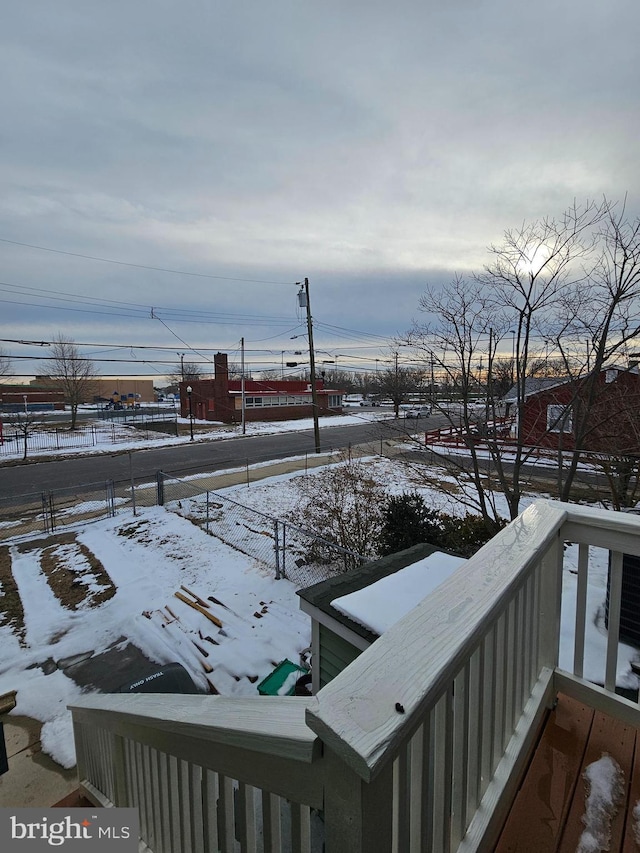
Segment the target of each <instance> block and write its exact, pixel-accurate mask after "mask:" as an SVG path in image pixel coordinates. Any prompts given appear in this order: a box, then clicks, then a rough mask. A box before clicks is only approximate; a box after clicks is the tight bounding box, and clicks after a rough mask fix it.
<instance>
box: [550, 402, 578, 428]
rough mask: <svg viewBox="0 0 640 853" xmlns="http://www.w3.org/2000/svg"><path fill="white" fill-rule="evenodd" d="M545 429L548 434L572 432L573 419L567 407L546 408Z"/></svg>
mask: <svg viewBox="0 0 640 853" xmlns="http://www.w3.org/2000/svg"><path fill="white" fill-rule="evenodd" d="M547 429H548V430H549V432H573V417H572V415H571V409H570V408H569V407H568V406H559V405H557V404H554V405H551V406H547Z"/></svg>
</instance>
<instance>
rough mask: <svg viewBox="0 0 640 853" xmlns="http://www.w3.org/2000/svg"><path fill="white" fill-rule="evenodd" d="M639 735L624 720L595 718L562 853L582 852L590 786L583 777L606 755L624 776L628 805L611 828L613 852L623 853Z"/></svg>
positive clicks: (570, 812) (625, 802) (597, 714)
mask: <svg viewBox="0 0 640 853" xmlns="http://www.w3.org/2000/svg"><path fill="white" fill-rule="evenodd" d="M635 735H636V730H635V729H633V728H632V727H631V726H627V725H625V723H622V722H620V720H614V719H613V718H612V717H609V716H608V715H607V714H602V713H599V712H597V713H596V714H595V716H594V719H593V725H592V726H591V732H590V734H589V741H588V743H587V748H586V750H585V754H584V760H583V762H582V766H581V768H580V771H579V773H578V779H577V784H576V787H575V791H574V796H573V800H572V803H571V808H570V810H569V816H568V818H567V823H566V825H565V829H564V832H563V835H562V841H561V843H560V846H559V847H558V853H575V851H576V850H577V849H578V844H579V841H580V837H581V835H582V833H583V831H584V829H585V824H584V823H583V820H582V818H583V816H584V814H585V803H586V796H587V786H586V782H585V780H584V777H583V774H584V771H585V770H586V768H587V767H588V766H589V764H591V763H592V762H594V761H597V760H598V759H599V758H601V757H602V755H603V754H604V753H608V754H609V755H610V756H611V757H612V758H613V759H614V760H615V761H617V762H618V764H619V765H620V768H621V770H622V772H623V773H624V779H625V798H624V803H623V806H622V807H621V808H620V810H619V811H618V813H617V814H616V816H615V818H614V820H613V822H612V825H611V850H619V849H620V847H621V845H622V837H623V834H624V823H625V820H624V819H625V814H626V810H627V801H628V792H629V781H630V779H631V770H632V767H633V751H634V746H635Z"/></svg>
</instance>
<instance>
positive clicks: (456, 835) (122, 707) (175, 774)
mask: <svg viewBox="0 0 640 853" xmlns="http://www.w3.org/2000/svg"><path fill="white" fill-rule="evenodd" d="M567 541H570V542H574V543H579V546H580V556H579V566H578V585H577V589H578V592H577V598H578V602H577V606H576V608H575V610H576V617H575V636H574V655H573V672H572V673H569V672H565V671H562V670H560V669H559V668H558V660H559V649H560V614H561V607H562V592H563V584H562V570H563V560H564V543H565V542H567ZM589 546H597V547H601V548H605V549H608V550H610V552H611V554H612V556H611V568H610V589H609V612H608V617H609V623H608V625H609V630H608V638H607V653H606V661H604V662H603V670H602V673H601V681H602V684H603V686H602V687H598V686H596V685H592V684H588V683H587V682H585V681H584V679H583V678H582V677H581V672H582V667H583V664H584V655H585V629H586V621H587V619H588V618H589V616H588V614H587V610H586V607H585V603H586V587H587V583H586V581H587V577H588V574H589ZM623 552H624V553H629V554H636V555H640V520H639V519H637V518H633V517H629V516H628V515H626V514H623V513H613V512H607V511H599V510H589V509H585V508H582V507H576V506H567V505H566V504H555V503H553V502H550V501H549V502H546V501H538V502H536V503H535V504H533V505H532V506H531V507H529V509H527V510H526V512H524V513H523V514H522V515H521V516H519V517H518V518H517V519H515V520H514V521H513V522H511V524H510V525H508V527H506V528H505V529H504V530H502V531H501V532H500V533H499V534H498V535H497V536H496V537H494V539H493V540H491V542H489V543H488V544H487V545H485V546H484V547H483V548H482V549H481V550H480V551H479V552H478V553H477V554H475V555H474V556H473V557H472V558H471V559H470V560H469V561H468V562H467V563H466V564H465V565H464V566H462V567H460V569H458V571H457V572H456V573H455V574H454V575H452V576H451V577H450V578H449V579H448V580H447V581H445V582H444V583H443V584H441V585H440V586H439V587H438V588H437V589H436V590H435V591H434V592H433V593H432V594H431V595H429V596H427V598H426V599H424V600H423V601H422V602H421V603H419V604H418V605H417V606H416V607H415V608H414V610H412V611H411V612H410V613H409V614H407V616H405V617H404V618H403V619H401V620H400V621H399V622H397V623H396V624H395V625H393V626H392V627H391V628H390V629H389V630H388V631H387V632H385V633H384V634H383V635H382V636H381V637H380V638H379V639H378V640H376V642H375V643H373V644H372V645H371V646H370V647H369V648H368V649H367V650H366V651H365V652H364V653H362V654H361V655H360V656H359V657H358V658H356V660H355V661H354V662H353V663H352V664H351V665H350V666H348V667H347V669H345V670H344V671H343V672H342V673H340V674H339V675H338V676H337V677H336V678H335V679H334V680H333V681H331V682H330V683H329V684H328V685H326V686H325V687H323V688H322V689H321V690H320V691H319V692H318V693H317V695H316V696H315V697H313V698H311V699H285V698H282V699H281V698H273V699H269V700H268V701H265V698H260V697H256V698H255V699H237V700H234V699H222V698H221V697H204V696H171V697H168V696H146V695H144V694H138V695H135V696H127V697H126V699H125V698H122V697H115V696H107V697H96V696H93V697H88V698H86V699H82V700H79V701H77V702H76V704H75V705H74V706H73V707H72V712H73V717H74V726H75V731H76V747H77V752H78V773H79V780H80V786H81V789H82V790H83V791H84V792H85V793H86V795H87V796H88V797H89V798H90V799H91V800H92V801H94V802H96V803H102V804H103V805H117V806H137V807H138V808H139V809H140V813H141V835H142V839H143V841H144V842H145V843H146V844H147V845H148V846H149V848H150V849H151V850H153V851H158V853H160V851H165V850H185V851H186V850H199V849H212V850H219V849H222V850H239V851H241V853H250V852H251V853H255V851H257V850H264V851H267V850H269V851H276V852H277V853H281V852H282V851H285V850H292V851H300V852H301V851H306V852H307V853H308V851H310V850H314V849H322V847H321V845H322V844H324V845H325V848H324V849H326V851H327V853H343V851H344V853H347V851H349V853H369V851H371V850H381V851H382V850H384V851H387V850H388V851H402V853H469V851H479V850H490V849H494V846H495V840H496V836H497V833H498V832H499V829H500V827H501V825H502V823H503V820H504V816H505V814H506V811H507V810H508V808H509V805H510V803H511V800H512V798H513V796H514V793H515V791H516V789H517V785H518V783H519V779H520V777H521V773H522V771H523V769H524V767H525V765H526V761H527V760H528V756H529V753H530V748H531V745H532V743H533V742H534V740H535V738H536V736H537V732H538V731H539V728H540V724H541V722H542V720H543V719H544V715H545V713H546V709H547V708H548V707H549V706H550V704H551V703H552V701H553V698H554V696H555V695H556V693H557V692H558V690H562V691H563V692H564V693H567V694H569V695H573V696H574V697H575V698H579V699H580V700H581V701H583V702H589V703H590V704H591V705H592V707H596V708H599V709H600V710H605V711H607V712H608V713H612V714H614V715H616V716H618V717H619V718H620V719H623V720H625V721H626V722H632V723H633V724H635V725H638V724H639V723H640V710H639V709H638V706H637V704H636V703H633V702H631V701H629V700H626V699H624V698H621V697H619V696H616V695H615V693H614V690H615V671H616V662H617V655H618V647H619V614H620V601H621V589H622V565H623V561H622V553H623ZM426 636H428V637H430V638H431V641H430V642H425V637H426ZM305 723H306V725H305ZM280 797H284V798H285V799H287V800H288V801H290V802H293V803H294V804H295V806H294V808H293V811H288V812H287V816H286V818H285V817H283V815H284V810H283V809H282V808H281V803H280V800H279V799H278V798H280ZM314 809H321V820H320V821H319V822H318V823H316V824H314V822H313V820H312V817H313V815H314V811H313V810H314ZM172 833H173V834H172ZM167 839H168V840H167ZM172 845H173V846H172ZM314 845H315V846H314Z"/></svg>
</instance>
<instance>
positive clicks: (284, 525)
mask: <svg viewBox="0 0 640 853" xmlns="http://www.w3.org/2000/svg"><path fill="white" fill-rule="evenodd" d="M286 562H287V522H286V521H283V522H282V564H281V566H280V576H281V577H283V578H286V576H287V569H286Z"/></svg>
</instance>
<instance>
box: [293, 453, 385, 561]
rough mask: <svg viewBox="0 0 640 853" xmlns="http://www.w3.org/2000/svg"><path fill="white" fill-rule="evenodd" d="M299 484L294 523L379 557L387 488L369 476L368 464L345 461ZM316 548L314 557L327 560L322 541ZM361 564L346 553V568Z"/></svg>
mask: <svg viewBox="0 0 640 853" xmlns="http://www.w3.org/2000/svg"><path fill="white" fill-rule="evenodd" d="M296 485H297V488H298V492H299V495H300V504H299V507H298V509H297V511H296V512H295V514H289V518H290V520H291V521H292V522H294V523H296V524H301V525H302V526H304V527H307V528H309V529H310V530H312V531H314V532H315V533H317V534H318V536H321V537H322V538H323V539H326V540H328V541H329V542H332V543H334V544H335V545H338V546H339V547H340V548H344V549H346V550H347V551H352V552H355V554H356V555H363V556H364V557H366V558H368V559H375V558H376V557H377V556H378V547H377V546H378V534H379V531H380V523H381V518H382V506H383V505H384V501H385V491H384V488H383V487H382V486H381V485H380V484H379V483H377V482H376V481H375V480H373V479H372V478H371V477H370V476H369V475H368V473H367V467H366V465H364V464H363V463H362V462H359V461H357V460H345V461H344V463H343V464H340V465H336V466H333V467H331V468H326V469H325V470H324V471H322V472H320V473H319V474H315V475H313V476H308V477H301V478H300V479H298V480H297V483H296ZM316 550H317V551H318V553H317V554H315V553H314V554H313V555H312V557H313V558H314V559H317V560H318V561H319V562H326V559H327V558H326V557H325V558H324V559H321V557H322V552H323V549H322V546H321V544H320V545H319V546H318V548H317V549H316ZM324 550H326V549H324ZM333 556H334V557H335V555H333ZM359 564H360V560H358V559H357V557H351V556H350V555H348V554H347V555H344V569H345V570H347V569H351V568H354V567H355V566H357V565H359Z"/></svg>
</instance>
